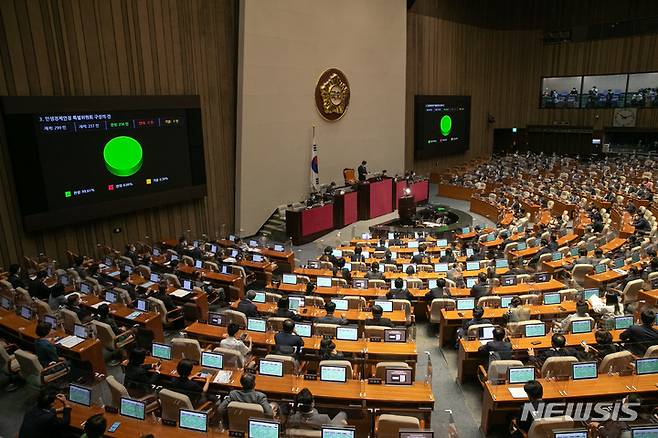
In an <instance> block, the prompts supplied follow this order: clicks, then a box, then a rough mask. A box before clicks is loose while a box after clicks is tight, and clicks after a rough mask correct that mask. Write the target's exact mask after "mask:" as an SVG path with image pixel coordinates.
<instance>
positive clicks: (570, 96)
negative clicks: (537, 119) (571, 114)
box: [540, 76, 585, 108]
mask: <svg viewBox="0 0 658 438" xmlns="http://www.w3.org/2000/svg"><path fill="white" fill-rule="evenodd" d="M581 96H585V93H584V92H583V77H582V76H557V77H548V78H542V82H541V94H540V108H580V100H581Z"/></svg>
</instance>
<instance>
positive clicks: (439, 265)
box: [434, 263, 448, 272]
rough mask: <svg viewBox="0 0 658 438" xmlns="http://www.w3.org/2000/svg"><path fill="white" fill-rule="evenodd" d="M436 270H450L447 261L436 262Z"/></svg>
mask: <svg viewBox="0 0 658 438" xmlns="http://www.w3.org/2000/svg"><path fill="white" fill-rule="evenodd" d="M434 272H448V264H447V263H436V264H435V265H434Z"/></svg>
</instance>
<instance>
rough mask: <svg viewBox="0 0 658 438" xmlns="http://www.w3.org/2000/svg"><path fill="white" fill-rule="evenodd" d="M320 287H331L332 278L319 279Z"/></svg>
mask: <svg viewBox="0 0 658 438" xmlns="http://www.w3.org/2000/svg"><path fill="white" fill-rule="evenodd" d="M317 285H318V287H331V277H318V280H317Z"/></svg>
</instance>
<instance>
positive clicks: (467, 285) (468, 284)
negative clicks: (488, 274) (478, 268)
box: [466, 278, 478, 288]
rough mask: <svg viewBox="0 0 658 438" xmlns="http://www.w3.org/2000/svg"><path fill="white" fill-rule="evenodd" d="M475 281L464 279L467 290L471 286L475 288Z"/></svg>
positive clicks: (475, 279) (473, 279)
mask: <svg viewBox="0 0 658 438" xmlns="http://www.w3.org/2000/svg"><path fill="white" fill-rule="evenodd" d="M477 281H478V280H477V278H467V279H466V287H467V288H472V287H473V286H475V284H476V283H477Z"/></svg>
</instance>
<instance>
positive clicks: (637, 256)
mask: <svg viewBox="0 0 658 438" xmlns="http://www.w3.org/2000/svg"><path fill="white" fill-rule="evenodd" d="M640 258H641V256H640V253H639V252H634V253H633V254H631V260H632V261H633V263H637V262H639V261H640Z"/></svg>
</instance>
